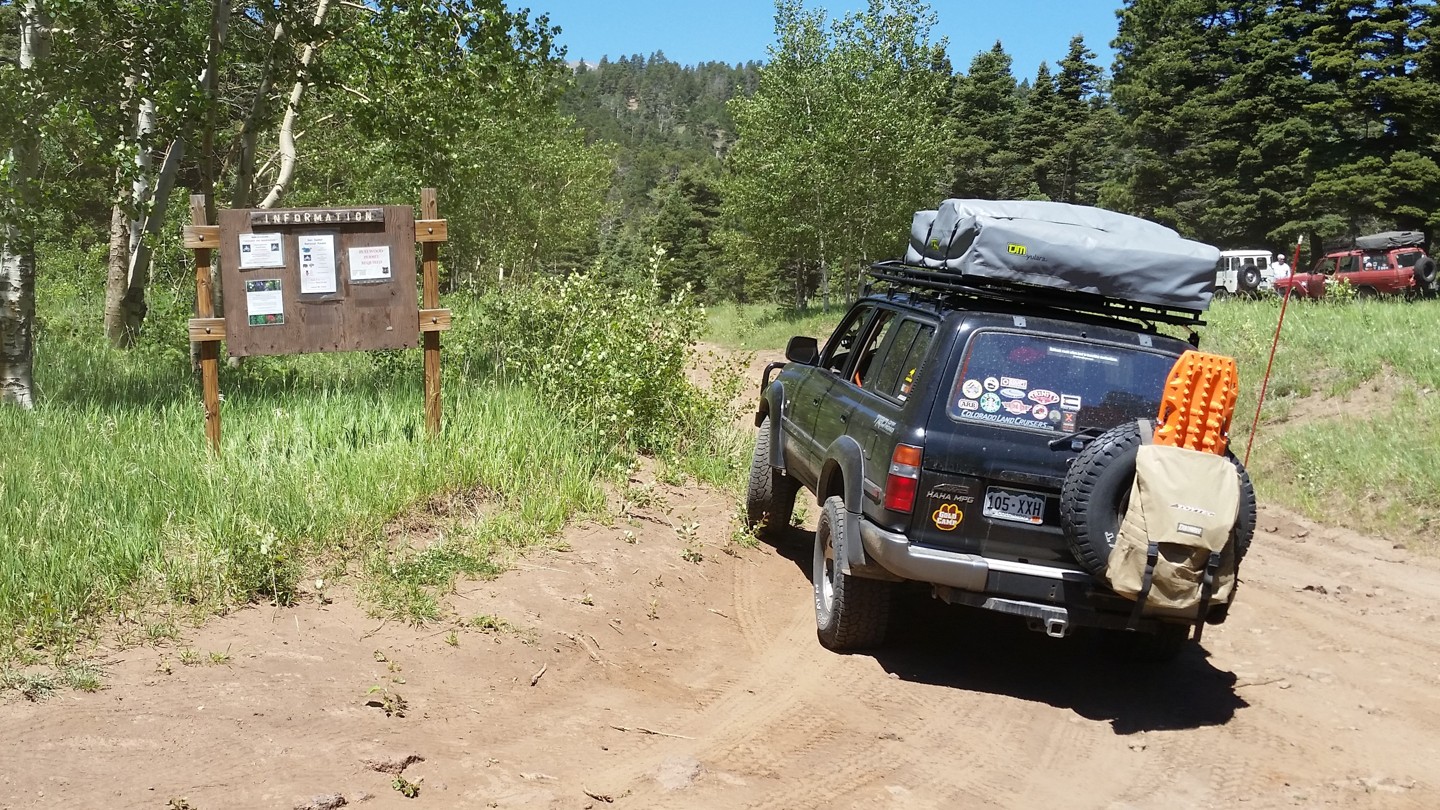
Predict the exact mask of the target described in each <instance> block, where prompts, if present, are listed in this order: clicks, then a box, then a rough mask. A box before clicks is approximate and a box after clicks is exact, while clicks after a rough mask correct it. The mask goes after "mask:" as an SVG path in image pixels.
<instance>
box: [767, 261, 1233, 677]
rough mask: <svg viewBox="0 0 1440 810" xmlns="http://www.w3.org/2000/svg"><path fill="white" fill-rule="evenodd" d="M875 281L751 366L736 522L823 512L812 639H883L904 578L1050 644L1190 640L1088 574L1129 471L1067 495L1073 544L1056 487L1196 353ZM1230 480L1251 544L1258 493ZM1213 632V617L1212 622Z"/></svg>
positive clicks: (1012, 304) (994, 301)
mask: <svg viewBox="0 0 1440 810" xmlns="http://www.w3.org/2000/svg"><path fill="white" fill-rule="evenodd" d="M871 273H872V275H873V276H875V277H876V278H878V279H884V280H885V281H884V282H883V283H882V284H881V288H880V289H878V290H875V289H867V292H866V294H865V295H864V296H863V297H862V298H861V299H860V300H859V301H857V302H856V303H855V304H854V306H853V307H851V309H850V311H849V312H848V313H847V314H846V316H845V318H844V320H842V321H841V322H840V325H839V327H838V328H837V329H836V330H835V332H834V334H832V335H831V337H830V339H829V340H828V341H827V342H826V343H825V345H824V347H823V348H822V347H820V346H819V345H818V343H817V341H816V340H815V339H814V338H808V337H796V338H793V339H791V341H790V344H789V346H788V347H787V348H786V353H785V355H786V358H787V359H788V360H789V363H787V364H783V368H782V364H778V363H776V364H772V365H771V366H770V367H769V368H767V369H766V371H765V376H764V380H763V382H762V391H761V400H760V404H759V410H758V412H757V413H756V416H755V424H756V426H757V428H758V431H757V434H756V440H755V455H754V459H753V462H752V466H751V470H750V483H749V492H748V497H747V512H748V518H749V521H750V522H751V524H752V525H756V526H758V527H759V528H760V530H761V531H762V532H763V531H764V530H765V529H766V528H767V527H782V526H784V525H786V524H787V523H788V522H789V521H790V518H791V514H792V511H793V508H794V503H795V497H796V495H797V493H798V491H799V489H800V488H801V487H802V486H803V487H805V488H806V489H809V490H810V491H811V492H813V493H814V494H815V501H816V503H817V504H818V505H819V506H820V507H821V513H820V518H819V525H818V530H817V531H816V535H815V550H814V562H813V574H812V578H813V583H814V591H815V615H816V621H817V624H818V627H819V636H820V640H821V642H822V643H823V644H824V645H825V646H826V647H829V648H831V649H837V650H838V649H851V648H859V647H865V646H872V645H875V644H878V643H880V642H882V641H883V640H884V637H885V633H886V629H887V625H888V620H889V612H890V603H891V596H892V593H891V592H892V590H893V588H894V585H895V583H898V582H902V581H912V582H920V583H926V584H928V585H930V586H932V587H933V589H934V594H935V595H936V596H938V597H939V598H941V599H943V600H945V601H947V602H951V603H958V604H964V605H970V606H974V607H982V608H987V609H990V610H996V611H1001V612H1004V613H1010V614H1016V615H1019V616H1022V617H1025V618H1026V619H1028V620H1029V621H1030V624H1031V626H1032V628H1035V629H1040V630H1043V631H1044V632H1046V633H1048V634H1049V635H1051V636H1056V637H1062V636H1065V635H1067V634H1068V633H1069V632H1070V631H1071V630H1072V629H1073V628H1074V627H1077V626H1088V627H1097V628H1107V629H1113V630H1117V631H1125V630H1127V629H1129V630H1131V631H1138V632H1130V633H1128V634H1127V635H1126V636H1124V637H1123V638H1125V639H1129V640H1130V642H1131V644H1132V646H1133V648H1134V649H1133V651H1134V652H1136V653H1138V654H1140V655H1143V656H1146V657H1151V658H1168V657H1170V656H1172V655H1174V654H1175V653H1177V652H1179V651H1180V649H1181V648H1182V646H1183V645H1184V644H1185V642H1186V640H1187V637H1188V631H1189V630H1190V625H1189V624H1186V623H1166V622H1161V621H1157V620H1142V621H1135V620H1134V619H1133V617H1132V615H1131V613H1132V609H1133V607H1134V604H1135V603H1134V602H1132V601H1129V600H1126V599H1123V598H1122V597H1120V596H1118V595H1116V594H1114V593H1113V592H1111V591H1110V590H1109V588H1108V587H1106V585H1105V583H1104V580H1103V577H1102V574H1103V566H1104V559H1105V557H1106V556H1108V546H1107V547H1105V548H1100V547H1099V546H1100V545H1101V544H1104V543H1109V544H1110V545H1113V540H1114V532H1115V530H1116V526H1117V525H1118V520H1119V514H1120V512H1121V511H1122V510H1123V501H1124V500H1125V499H1126V498H1127V497H1128V493H1129V483H1128V480H1133V474H1134V472H1133V463H1132V465H1131V467H1130V471H1129V476H1130V478H1129V479H1127V480H1123V481H1116V482H1111V483H1110V484H1108V485H1104V486H1099V487H1096V486H1094V482H1093V481H1088V482H1081V483H1082V486H1081V487H1080V488H1079V490H1078V491H1079V492H1080V495H1079V496H1078V497H1085V498H1090V499H1092V500H1093V501H1095V502H1094V503H1091V504H1082V506H1086V507H1089V508H1090V509H1091V520H1090V525H1089V526H1088V528H1086V529H1085V530H1084V531H1076V527H1075V525H1074V521H1070V520H1062V490H1064V491H1065V492H1066V497H1069V498H1072V499H1074V498H1076V497H1077V495H1076V494H1075V491H1074V490H1075V488H1074V487H1071V488H1070V489H1068V490H1067V488H1066V477H1067V474H1068V473H1069V472H1070V469H1071V467H1072V463H1073V462H1074V461H1075V460H1076V458H1077V456H1080V455H1082V454H1083V453H1085V452H1087V451H1088V452H1089V453H1090V454H1091V455H1094V454H1096V453H1097V452H1098V453H1100V454H1102V455H1103V454H1106V453H1111V454H1114V453H1124V452H1126V451H1127V450H1128V451H1129V452H1131V453H1132V454H1133V450H1134V448H1133V446H1130V447H1125V446H1107V447H1100V446H1098V445H1099V444H1101V443H1102V442H1106V441H1111V440H1110V439H1108V438H1105V439H1101V440H1100V441H1096V437H1097V436H1100V435H1101V434H1105V435H1106V436H1107V437H1108V436H1110V435H1111V434H1110V433H1106V431H1109V430H1110V429H1111V428H1115V427H1116V426H1119V425H1123V424H1125V423H1133V422H1134V420H1136V419H1140V418H1150V419H1153V418H1155V415H1156V412H1157V410H1158V406H1159V400H1160V397H1161V394H1162V391H1163V387H1164V384H1165V380H1166V377H1167V375H1168V373H1169V372H1170V370H1171V368H1172V366H1173V365H1174V363H1175V361H1176V359H1177V358H1178V357H1179V356H1180V355H1181V354H1182V353H1183V352H1184V351H1185V350H1187V349H1189V348H1191V344H1190V343H1187V342H1186V341H1183V340H1179V339H1176V338H1173V337H1169V336H1166V335H1164V334H1162V333H1160V332H1159V330H1158V329H1157V327H1156V326H1155V321H1157V320H1159V321H1164V320H1165V318H1164V317H1163V316H1162V315H1158V314H1157V313H1152V312H1138V311H1137V312H1131V311H1127V310H1126V309H1125V308H1124V307H1120V308H1116V307H1113V306H1109V305H1103V304H1097V305H1095V306H1090V305H1088V304H1086V303H1085V299H1083V298H1081V297H1075V298H1074V300H1073V302H1072V300H1071V299H1067V298H1065V297H1062V296H1049V297H1045V298H1034V297H1030V296H1017V295H1011V294H1005V293H1002V292H997V291H992V290H987V289H985V288H981V287H972V286H967V285H963V284H943V283H942V284H935V283H933V282H918V283H913V284H912V283H908V282H907V279H909V278H911V277H912V274H909V273H908V272H907V270H906V268H904V267H902V266H899V265H896V264H893V263H884V264H881V265H876V266H875V268H872V271H871ZM913 275H915V276H931V275H932V274H924V273H920V274H913ZM1174 322H1179V321H1174ZM1190 323H1191V324H1192V325H1193V323H1194V322H1193V320H1191V321H1190ZM1192 341H1194V342H1198V339H1195V338H1193V332H1192ZM777 368H781V370H780V373H779V374H778V376H775V377H774V379H773V380H772V379H771V376H772V374H773V373H774V371H775V370H776V369H777ZM1134 435H1135V436H1137V437H1138V432H1136V433H1135V434H1134ZM1092 442H1094V443H1095V444H1094V445H1093V446H1092V445H1091V443H1092ZM1130 444H1132V445H1134V444H1138V438H1137V439H1135V440H1134V441H1133V442H1131V443H1130ZM1132 458H1133V455H1132ZM1236 463H1237V466H1238V462H1236ZM1241 478H1242V489H1243V493H1242V494H1243V497H1244V498H1245V502H1244V503H1243V504H1242V509H1241V518H1240V521H1241V522H1242V523H1245V522H1247V521H1248V526H1245V527H1243V528H1242V530H1243V531H1245V532H1247V533H1248V532H1249V531H1253V524H1254V509H1255V502H1254V493H1253V489H1251V487H1250V484H1249V479H1248V477H1246V476H1245V475H1244V472H1243V470H1241ZM1068 506H1070V507H1073V506H1075V504H1073V503H1072V504H1069V505H1068ZM1246 540H1247V542H1248V534H1247V537H1246ZM1087 543H1088V544H1090V546H1089V547H1087V545H1086V544H1087ZM1223 618H1224V610H1223V607H1222V609H1219V610H1216V611H1212V613H1211V615H1210V616H1209V620H1210V621H1211V622H1218V621H1220V620H1223ZM1117 638H1122V637H1121V636H1119V634H1117Z"/></svg>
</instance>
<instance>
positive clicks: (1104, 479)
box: [1060, 422, 1255, 579]
mask: <svg viewBox="0 0 1440 810" xmlns="http://www.w3.org/2000/svg"><path fill="white" fill-rule="evenodd" d="M1139 449H1140V425H1139V424H1138V423H1137V422H1126V423H1125V424H1122V425H1120V426H1119V427H1115V428H1111V429H1110V430H1109V431H1107V432H1105V433H1102V434H1101V435H1100V437H1099V438H1097V439H1095V440H1094V441H1093V442H1091V443H1090V444H1088V445H1086V446H1085V449H1084V450H1082V451H1080V455H1078V456H1076V457H1075V461H1074V462H1073V463H1071V465H1070V471H1069V472H1068V473H1066V475H1065V482H1064V484H1063V485H1062V486H1061V488H1060V522H1061V525H1062V526H1063V528H1064V530H1065V541H1066V542H1067V543H1069V545H1070V551H1071V553H1073V554H1074V555H1075V559H1076V560H1077V561H1078V562H1079V563H1080V565H1081V566H1082V567H1084V568H1085V570H1087V571H1089V572H1090V573H1092V574H1094V575H1095V576H1097V577H1100V578H1101V579H1104V578H1105V565H1106V563H1107V562H1109V560H1110V552H1111V550H1112V549H1114V548H1115V538H1116V536H1117V535H1118V534H1119V533H1120V518H1121V516H1123V515H1124V514H1125V509H1126V507H1127V506H1128V505H1129V503H1130V487H1131V486H1132V485H1133V484H1134V483H1135V454H1136V452H1137V451H1138V450H1139ZM1225 455H1226V456H1227V457H1228V458H1229V459H1230V461H1231V463H1233V464H1234V465H1235V471H1236V472H1237V473H1238V474H1239V475H1240V514H1239V515H1238V516H1237V517H1236V518H1235V528H1234V529H1233V530H1232V531H1231V537H1232V538H1233V539H1234V542H1235V565H1236V567H1237V568H1238V567H1239V565H1240V561H1241V560H1243V559H1245V552H1246V551H1248V550H1249V549H1250V540H1251V538H1252V537H1253V536H1254V535H1255V487H1254V486H1253V485H1252V484H1251V483H1250V474H1249V473H1248V472H1246V471H1245V467H1244V465H1242V464H1241V463H1240V459H1238V458H1235V456H1234V455H1233V454H1231V453H1228V452H1227V453H1226V454H1225Z"/></svg>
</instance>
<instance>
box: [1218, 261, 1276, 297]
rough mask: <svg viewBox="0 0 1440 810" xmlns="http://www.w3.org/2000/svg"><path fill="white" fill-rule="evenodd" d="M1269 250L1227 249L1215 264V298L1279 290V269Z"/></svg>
mask: <svg viewBox="0 0 1440 810" xmlns="http://www.w3.org/2000/svg"><path fill="white" fill-rule="evenodd" d="M1274 255H1275V254H1273V253H1271V252H1270V251H1268V250H1223V251H1221V252H1220V263H1219V264H1217V265H1215V295H1216V296H1224V295H1256V294H1258V293H1261V292H1273V291H1274V290H1275V269H1274V268H1273V267H1271V259H1272V258H1273V257H1274Z"/></svg>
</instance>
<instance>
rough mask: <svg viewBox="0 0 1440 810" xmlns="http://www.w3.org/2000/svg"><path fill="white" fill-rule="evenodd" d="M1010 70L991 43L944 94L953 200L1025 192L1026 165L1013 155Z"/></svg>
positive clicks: (1014, 107)
mask: <svg viewBox="0 0 1440 810" xmlns="http://www.w3.org/2000/svg"><path fill="white" fill-rule="evenodd" d="M1010 66H1011V59H1010V55H1009V54H1008V53H1006V52H1005V48H1004V46H1003V45H1001V43H1000V42H998V41H997V42H996V43H995V47H993V48H991V49H990V50H988V51H981V52H980V53H979V54H976V56H975V58H974V59H973V60H972V61H971V62H970V72H969V74H968V75H964V76H957V77H955V81H954V83H953V85H952V88H951V92H950V120H951V121H952V122H953V126H954V128H955V135H956V147H955V168H954V174H955V179H954V180H953V181H952V182H951V185H950V194H951V196H953V197H958V198H982V199H985V198H995V199H1008V198H1011V197H1015V196H1019V195H1023V194H1024V193H1025V192H1026V191H1027V190H1028V189H1029V185H1030V173H1029V172H1028V171H1026V168H1028V167H1026V166H1024V164H1022V163H1021V162H1020V158H1019V155H1018V154H1016V151H1015V144H1014V133H1015V126H1016V120H1017V117H1018V114H1019V107H1020V104H1019V99H1018V97H1017V93H1016V86H1015V77H1014V75H1012V74H1011V72H1010Z"/></svg>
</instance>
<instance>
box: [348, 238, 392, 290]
mask: <svg viewBox="0 0 1440 810" xmlns="http://www.w3.org/2000/svg"><path fill="white" fill-rule="evenodd" d="M350 280H351V281H389V280H390V247H389V246H388V245H379V246H378V247H352V248H350Z"/></svg>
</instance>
